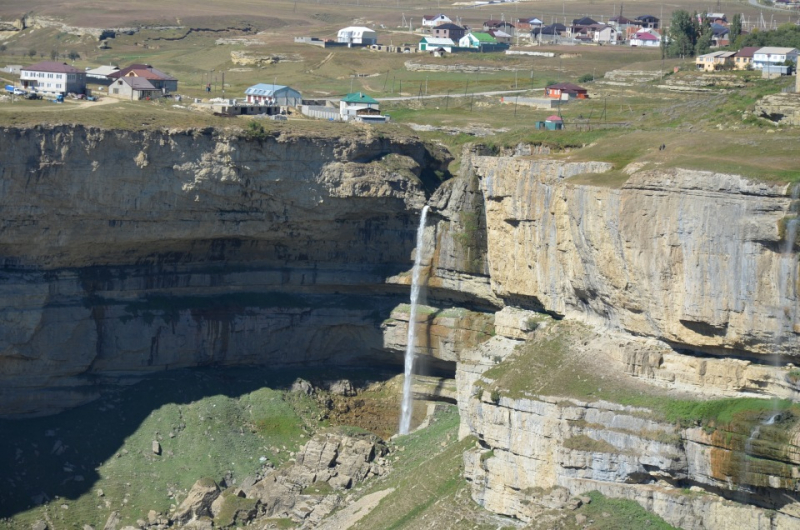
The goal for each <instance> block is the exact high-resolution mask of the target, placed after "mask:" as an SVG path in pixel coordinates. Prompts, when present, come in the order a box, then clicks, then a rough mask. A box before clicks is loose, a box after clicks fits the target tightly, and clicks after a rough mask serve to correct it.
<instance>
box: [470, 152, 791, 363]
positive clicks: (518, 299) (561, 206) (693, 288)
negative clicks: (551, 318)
mask: <svg viewBox="0 0 800 530" xmlns="http://www.w3.org/2000/svg"><path fill="white" fill-rule="evenodd" d="M472 160H473V164H474V166H475V172H476V174H477V175H478V176H479V177H480V181H481V189H482V190H483V194H484V199H485V202H486V226H487V237H486V240H487V242H488V244H487V256H488V264H489V276H490V278H491V285H492V290H493V292H494V293H495V294H496V295H497V296H498V297H500V298H502V299H504V300H505V301H506V302H508V303H510V304H511V305H515V304H519V303H522V304H523V305H526V304H527V305H530V306H535V305H537V304H538V305H540V306H541V307H542V308H543V309H545V310H546V311H549V312H552V313H555V314H559V315H565V316H578V317H580V318H583V319H589V320H591V321H594V322H598V323H602V324H605V325H608V326H611V327H613V328H618V329H622V330H625V331H628V332H630V333H634V334H637V335H643V336H648V337H655V338H658V339H662V340H664V341H666V342H668V343H670V344H672V345H673V346H674V347H677V348H687V349H691V350H696V351H703V352H708V353H719V354H727V355H744V356H749V355H753V354H759V355H767V354H780V355H786V356H797V355H798V354H800V322H798V315H800V311H799V310H798V307H800V301H799V300H798V296H797V293H798V289H797V280H798V273H797V260H796V255H794V254H792V255H788V256H787V255H783V254H782V251H781V249H782V245H781V243H782V241H781V237H782V231H781V225H782V222H783V219H784V218H785V217H786V216H787V212H788V211H789V208H790V203H791V199H790V197H789V196H788V190H787V187H786V186H785V185H769V184H764V183H753V182H750V181H747V180H746V179H744V178H742V177H739V176H735V175H723V174H715V173H709V172H702V171H687V170H669V171H646V172H639V173H634V174H633V175H632V176H631V178H630V179H629V180H628V182H627V183H626V184H625V185H624V186H622V188H621V189H610V188H601V187H594V186H586V185H572V184H571V183H570V180H569V179H568V177H569V176H571V175H575V174H580V173H596V172H602V171H603V170H604V169H605V168H604V167H603V165H601V164H596V163H595V164H592V163H577V164H564V163H561V162H557V161H548V160H525V159H519V158H496V157H485V156H475V157H473V159H472Z"/></svg>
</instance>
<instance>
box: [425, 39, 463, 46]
mask: <svg viewBox="0 0 800 530" xmlns="http://www.w3.org/2000/svg"><path fill="white" fill-rule="evenodd" d="M422 40H424V41H425V42H426V43H427V44H436V45H440V46H455V45H456V43H455V42H453V39H448V38H445V37H425V38H424V39H422Z"/></svg>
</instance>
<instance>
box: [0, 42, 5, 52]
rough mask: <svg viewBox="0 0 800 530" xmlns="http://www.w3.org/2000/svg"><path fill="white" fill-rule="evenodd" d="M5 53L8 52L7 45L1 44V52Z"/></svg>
mask: <svg viewBox="0 0 800 530" xmlns="http://www.w3.org/2000/svg"><path fill="white" fill-rule="evenodd" d="M4 51H6V45H5V44H0V52H4Z"/></svg>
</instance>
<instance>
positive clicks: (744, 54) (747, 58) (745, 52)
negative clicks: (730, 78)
mask: <svg viewBox="0 0 800 530" xmlns="http://www.w3.org/2000/svg"><path fill="white" fill-rule="evenodd" d="M758 50H759V48H758V46H745V47H744V48H742V49H741V50H739V51H738V52H736V55H734V56H733V68H734V70H747V69H748V68H750V64H751V63H752V62H753V55H755V53H756V52H757V51H758Z"/></svg>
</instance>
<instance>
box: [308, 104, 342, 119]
mask: <svg viewBox="0 0 800 530" xmlns="http://www.w3.org/2000/svg"><path fill="white" fill-rule="evenodd" d="M300 112H301V113H302V114H303V116H308V117H309V118H316V119H318V120H333V121H342V116H341V114H339V109H334V108H331V107H323V106H320V105H303V106H301V107H300Z"/></svg>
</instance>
